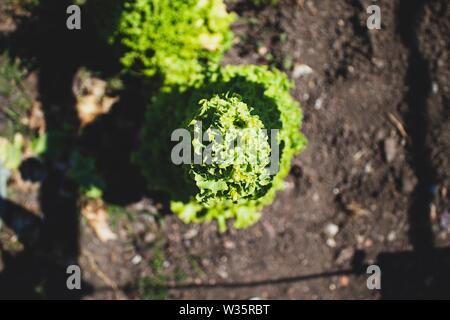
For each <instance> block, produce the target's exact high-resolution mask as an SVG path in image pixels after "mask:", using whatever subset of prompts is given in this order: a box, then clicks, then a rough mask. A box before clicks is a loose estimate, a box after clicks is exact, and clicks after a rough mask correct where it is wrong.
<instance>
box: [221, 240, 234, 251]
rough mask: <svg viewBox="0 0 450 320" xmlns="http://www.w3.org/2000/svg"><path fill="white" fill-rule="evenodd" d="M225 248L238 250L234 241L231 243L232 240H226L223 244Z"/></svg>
mask: <svg viewBox="0 0 450 320" xmlns="http://www.w3.org/2000/svg"><path fill="white" fill-rule="evenodd" d="M223 246H224V247H225V249H234V248H236V244H235V243H234V242H233V241H230V240H225V242H224V243H223Z"/></svg>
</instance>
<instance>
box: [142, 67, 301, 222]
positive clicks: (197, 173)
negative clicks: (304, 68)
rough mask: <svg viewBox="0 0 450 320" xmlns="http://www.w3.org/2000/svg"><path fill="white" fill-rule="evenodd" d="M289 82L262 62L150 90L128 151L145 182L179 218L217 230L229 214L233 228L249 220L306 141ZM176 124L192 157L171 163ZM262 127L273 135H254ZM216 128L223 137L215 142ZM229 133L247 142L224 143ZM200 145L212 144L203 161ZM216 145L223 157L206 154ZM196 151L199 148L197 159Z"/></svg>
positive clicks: (216, 69) (280, 184) (214, 150)
mask: <svg viewBox="0 0 450 320" xmlns="http://www.w3.org/2000/svg"><path fill="white" fill-rule="evenodd" d="M290 87H291V83H290V82H289V80H288V79H287V77H286V75H285V74H284V73H281V72H280V71H278V70H269V69H268V68H267V67H263V66H253V65H244V66H227V67H223V68H220V67H212V68H210V69H209V71H208V72H207V73H206V75H205V78H204V79H203V80H201V81H198V82H196V83H195V84H193V85H191V86H190V87H189V88H180V87H172V90H171V91H170V92H161V93H160V94H159V95H158V96H156V97H154V98H153V99H152V101H151V103H150V105H149V107H148V110H147V113H146V118H145V122H144V126H143V129H142V133H141V140H140V148H139V150H138V151H137V152H136V154H135V162H136V163H137V164H138V165H139V166H140V167H141V169H142V172H143V175H144V176H145V178H146V179H147V181H148V185H149V188H151V189H158V190H164V191H166V192H168V193H169V194H170V195H171V209H172V211H173V212H174V213H176V214H177V215H178V216H179V217H180V218H181V220H182V221H184V222H185V223H191V222H203V221H212V220H216V221H217V222H218V225H219V229H220V230H222V231H223V230H225V229H226V226H227V220H229V219H232V220H233V221H234V227H236V228H244V227H247V226H249V225H251V224H252V223H254V222H256V221H257V220H258V219H259V218H260V211H261V209H262V208H263V207H264V206H265V205H268V204H270V203H271V202H272V201H273V199H274V196H275V193H276V191H277V190H280V189H281V188H282V187H283V179H284V177H285V176H286V175H287V174H288V172H289V169H290V162H291V160H292V158H293V157H294V155H295V154H296V153H298V152H300V151H301V150H302V149H303V148H304V147H305V145H306V138H305V137H304V136H303V135H302V134H301V132H300V131H299V129H300V127H301V122H302V114H301V111H300V107H299V105H298V103H297V102H296V101H295V100H294V99H293V98H292V97H291V95H290V94H289V89H290ZM198 123H202V128H203V139H199V135H198V129H197V128H198V126H196V125H197V124H198ZM180 128H185V129H186V130H187V131H188V132H189V133H191V134H190V135H189V137H190V139H191V140H190V143H191V145H192V149H193V152H192V158H193V159H192V160H193V161H190V162H187V163H186V162H184V163H182V164H180V165H177V164H175V163H174V162H173V159H172V157H171V155H172V152H173V150H174V148H176V146H177V142H176V141H171V140H173V139H172V138H173V136H172V134H173V133H174V132H175V130H177V129H180ZM249 129H251V130H249ZM264 129H267V130H277V132H278V134H277V136H276V137H272V136H271V135H270V134H266V135H264V134H263V135H261V134H258V132H261V131H262V130H264ZM218 134H220V136H221V137H222V139H221V140H220V139H219V140H218V141H216V139H215V135H218ZM200 136H201V135H200ZM205 137H206V142H205ZM236 137H239V138H241V140H244V141H246V143H243V144H240V146H239V147H237V148H234V149H233V148H229V144H228V143H227V140H230V139H231V138H236ZM272 139H275V140H276V141H272ZM274 143H275V144H276V145H277V146H278V147H279V157H278V158H277V159H276V160H278V163H279V168H278V171H276V172H274V173H271V172H270V171H269V162H270V160H269V158H270V157H271V156H273V154H271V152H272V149H271V146H272V145H273V144H274ZM207 148H211V149H212V152H211V154H210V155H211V157H210V159H209V160H210V161H207V159H206V158H207V157H204V153H203V152H202V151H205V150H206V149H207ZM218 151H222V153H221V154H225V156H223V157H222V160H223V161H218V162H214V161H211V158H213V157H215V156H216V155H217V154H220V153H219V152H218ZM255 151H256V152H255ZM230 154H231V158H228V157H227V155H230ZM196 155H201V161H200V162H196V161H195V159H194V158H195V156H196ZM255 155H257V156H256V157H255ZM183 156H185V155H184V154H183ZM271 158H273V157H271ZM229 159H231V161H228V160H229ZM236 159H239V161H236ZM272 160H273V159H272Z"/></svg>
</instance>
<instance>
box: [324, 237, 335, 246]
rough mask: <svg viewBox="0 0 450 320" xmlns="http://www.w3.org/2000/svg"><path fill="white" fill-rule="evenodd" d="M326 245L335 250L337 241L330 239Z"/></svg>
mask: <svg viewBox="0 0 450 320" xmlns="http://www.w3.org/2000/svg"><path fill="white" fill-rule="evenodd" d="M326 244H327V246H329V247H330V248H335V247H336V240H334V239H333V238H329V239H327V241H326Z"/></svg>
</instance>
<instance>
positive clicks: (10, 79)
mask: <svg viewBox="0 0 450 320" xmlns="http://www.w3.org/2000/svg"><path fill="white" fill-rule="evenodd" d="M25 76H26V70H23V69H22V68H21V67H20V65H19V62H18V61H13V60H11V58H10V57H9V55H8V54H6V53H4V54H3V55H1V56H0V136H3V137H6V138H8V139H12V138H13V136H14V134H15V133H17V132H20V133H23V134H26V133H27V126H26V124H25V123H24V119H26V118H27V115H28V113H29V111H30V109H31V99H30V97H29V95H28V93H27V91H26V89H25V87H24V85H23V82H24V80H25Z"/></svg>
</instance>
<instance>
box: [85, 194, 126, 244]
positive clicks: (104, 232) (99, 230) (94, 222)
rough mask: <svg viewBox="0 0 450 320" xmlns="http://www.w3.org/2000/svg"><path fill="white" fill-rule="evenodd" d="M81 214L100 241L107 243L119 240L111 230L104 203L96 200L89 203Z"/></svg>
mask: <svg viewBox="0 0 450 320" xmlns="http://www.w3.org/2000/svg"><path fill="white" fill-rule="evenodd" d="M81 213H82V215H83V216H84V217H85V218H86V220H87V222H88V224H89V225H90V226H91V227H92V229H93V230H94V232H95V235H96V236H97V238H98V239H99V240H100V241H102V242H107V241H110V240H116V239H117V235H116V234H115V233H114V232H112V231H111V229H110V228H109V224H108V213H107V211H106V208H105V205H104V203H103V201H101V200H96V201H89V202H87V203H86V204H85V205H84V206H83V207H82V208H81Z"/></svg>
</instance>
